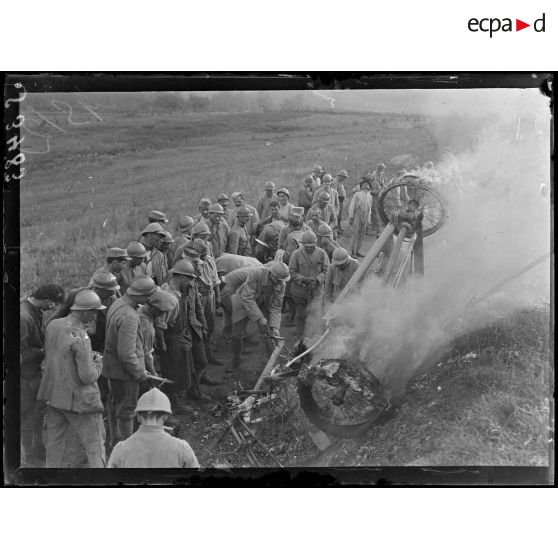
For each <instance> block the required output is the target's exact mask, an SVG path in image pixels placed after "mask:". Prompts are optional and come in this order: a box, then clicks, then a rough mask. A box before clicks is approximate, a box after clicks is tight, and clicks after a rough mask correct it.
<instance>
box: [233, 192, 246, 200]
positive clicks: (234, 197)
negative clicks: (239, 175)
mask: <svg viewBox="0 0 558 558" xmlns="http://www.w3.org/2000/svg"><path fill="white" fill-rule="evenodd" d="M231 198H232V200H233V201H234V200H236V198H244V195H243V194H242V192H233V193H232V194H231Z"/></svg>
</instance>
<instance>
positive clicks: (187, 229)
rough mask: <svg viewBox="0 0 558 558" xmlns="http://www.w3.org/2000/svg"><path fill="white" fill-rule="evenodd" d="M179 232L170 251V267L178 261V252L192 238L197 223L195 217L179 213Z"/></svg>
mask: <svg viewBox="0 0 558 558" xmlns="http://www.w3.org/2000/svg"><path fill="white" fill-rule="evenodd" d="M176 225H177V230H178V234H177V235H176V236H175V237H174V242H173V243H172V245H171V247H170V248H169V251H168V262H169V268H170V267H172V266H173V265H174V263H175V262H176V261H177V259H180V258H177V254H178V253H180V251H181V249H182V247H183V246H184V244H186V242H188V241H190V240H192V227H193V226H194V225H195V221H194V218H193V217H190V216H189V215H179V216H178V220H177V223H176Z"/></svg>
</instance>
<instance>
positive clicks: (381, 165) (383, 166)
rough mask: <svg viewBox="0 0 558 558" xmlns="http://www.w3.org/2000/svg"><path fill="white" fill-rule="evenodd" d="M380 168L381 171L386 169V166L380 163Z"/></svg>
mask: <svg viewBox="0 0 558 558" xmlns="http://www.w3.org/2000/svg"><path fill="white" fill-rule="evenodd" d="M378 168H379V169H385V168H386V166H385V165H384V163H380V164H379V165H378Z"/></svg>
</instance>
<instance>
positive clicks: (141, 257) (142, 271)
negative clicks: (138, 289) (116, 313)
mask: <svg viewBox="0 0 558 558" xmlns="http://www.w3.org/2000/svg"><path fill="white" fill-rule="evenodd" d="M126 253H127V254H128V257H129V258H130V268H131V269H132V273H133V276H134V277H137V276H138V275H147V263H146V261H147V258H148V257H149V252H148V251H147V250H146V249H145V246H144V245H143V244H142V243H141V242H136V241H135V240H133V241H132V242H130V244H128V246H127V247H126ZM123 292H125V291H124V290H123Z"/></svg>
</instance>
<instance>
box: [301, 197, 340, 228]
mask: <svg viewBox="0 0 558 558" xmlns="http://www.w3.org/2000/svg"><path fill="white" fill-rule="evenodd" d="M330 201H331V196H330V194H329V193H328V192H325V191H322V192H320V193H319V194H318V197H317V203H315V204H314V205H313V206H312V207H311V208H310V211H309V212H308V215H307V216H306V222H307V223H308V221H310V214H311V212H312V211H314V210H318V211H319V212H320V219H321V220H322V221H323V222H324V223H325V224H326V225H329V226H330V227H331V228H332V229H333V231H334V236H335V231H336V230H337V213H335V209H334V207H333V205H331V203H330Z"/></svg>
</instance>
